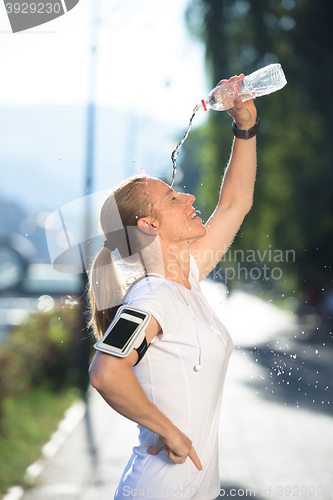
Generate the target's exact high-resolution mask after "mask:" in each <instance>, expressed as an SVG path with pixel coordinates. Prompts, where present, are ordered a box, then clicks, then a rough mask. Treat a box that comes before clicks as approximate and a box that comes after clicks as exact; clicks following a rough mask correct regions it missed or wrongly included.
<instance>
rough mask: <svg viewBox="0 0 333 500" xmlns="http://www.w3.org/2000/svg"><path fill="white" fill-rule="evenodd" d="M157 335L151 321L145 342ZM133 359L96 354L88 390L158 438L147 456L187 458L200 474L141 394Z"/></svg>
mask: <svg viewBox="0 0 333 500" xmlns="http://www.w3.org/2000/svg"><path fill="white" fill-rule="evenodd" d="M159 331H160V326H159V323H158V322H157V321H156V319H155V318H154V317H153V318H152V319H151V322H150V323H149V325H148V327H147V329H146V337H147V342H151V340H152V338H153V337H154V336H155V335H156V334H157V333H158V332H159ZM137 359H138V356H137V353H136V352H135V351H132V352H131V353H130V354H129V355H128V356H127V357H126V358H117V357H115V356H112V355H110V354H105V353H102V352H98V353H97V354H96V356H95V358H94V360H93V362H92V364H91V367H90V381H91V384H92V386H93V387H95V389H96V390H97V391H98V392H99V393H100V394H101V396H102V397H103V398H104V399H105V401H106V402H107V403H108V404H109V405H110V406H111V407H112V408H113V409H114V410H116V411H117V412H118V413H120V414H121V415H123V416H125V417H127V418H128V419H130V420H133V421H134V422H136V423H138V424H140V425H142V426H143V427H146V428H147V429H149V430H150V431H152V432H154V433H155V434H157V435H158V436H159V438H158V441H157V443H156V445H155V446H154V447H153V448H152V449H151V450H149V451H150V453H151V454H154V455H155V454H157V453H159V452H160V451H161V450H162V449H164V453H165V455H166V457H167V458H168V459H169V460H171V461H172V462H174V463H183V462H185V460H186V458H187V457H189V458H190V459H191V460H192V461H193V463H194V465H195V466H196V467H197V469H198V470H201V469H202V465H201V463H200V460H199V458H198V456H197V454H196V452H195V450H194V448H193V446H192V442H191V440H190V439H189V438H188V437H187V436H186V435H185V434H184V433H183V432H181V431H180V430H179V429H178V428H177V427H176V426H175V425H174V424H173V423H172V422H171V421H170V420H169V419H168V418H167V417H166V416H165V415H164V414H163V413H162V412H161V411H160V410H159V409H158V408H157V406H155V405H154V404H153V403H152V402H151V401H150V400H149V399H148V398H147V396H146V394H145V393H144V391H143V389H142V387H141V386H140V384H139V382H138V379H137V377H136V375H135V373H134V372H133V370H132V367H133V366H134V364H135V363H136V361H137Z"/></svg>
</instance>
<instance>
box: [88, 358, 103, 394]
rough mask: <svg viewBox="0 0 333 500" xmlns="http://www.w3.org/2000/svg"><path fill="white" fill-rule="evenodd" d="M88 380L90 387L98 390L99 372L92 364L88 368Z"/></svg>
mask: <svg viewBox="0 0 333 500" xmlns="http://www.w3.org/2000/svg"><path fill="white" fill-rule="evenodd" d="M89 378H90V384H91V385H92V387H93V388H94V389H96V390H98V389H99V388H100V387H101V385H102V377H101V373H100V371H99V370H98V369H96V367H94V365H93V364H92V365H91V366H90V368H89Z"/></svg>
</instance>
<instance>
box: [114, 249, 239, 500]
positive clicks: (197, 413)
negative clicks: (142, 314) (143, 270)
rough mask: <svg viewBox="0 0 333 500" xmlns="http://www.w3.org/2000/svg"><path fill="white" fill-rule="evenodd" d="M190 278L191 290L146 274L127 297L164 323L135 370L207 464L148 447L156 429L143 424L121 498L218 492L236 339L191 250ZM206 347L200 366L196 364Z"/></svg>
mask: <svg viewBox="0 0 333 500" xmlns="http://www.w3.org/2000/svg"><path fill="white" fill-rule="evenodd" d="M189 281H190V284H191V290H189V289H187V288H185V287H184V286H182V285H179V284H178V283H175V282H173V281H171V280H168V279H166V278H164V277H162V276H161V277H157V276H148V277H146V278H144V279H142V280H141V281H139V282H138V283H137V284H136V285H134V286H133V288H132V289H131V290H130V292H129V294H128V296H127V298H126V304H128V305H131V306H133V307H137V308H138V309H142V310H146V311H149V312H150V313H151V314H152V315H153V316H154V317H155V318H156V320H157V321H158V322H159V324H160V326H161V328H162V331H163V332H162V333H160V334H158V335H157V336H156V337H155V338H154V339H153V341H152V342H151V345H150V347H149V349H148V351H147V353H146V354H145V356H144V357H143V358H142V360H141V361H140V363H139V364H138V365H137V366H135V367H134V368H133V370H134V372H135V374H136V376H137V378H138V380H139V383H140V385H141V387H142V388H143V390H144V392H145V393H146V395H147V397H148V398H149V399H150V401H152V402H153V403H154V404H155V405H156V406H157V407H158V408H159V409H160V410H161V411H162V412H163V413H164V414H165V415H166V416H167V417H168V418H169V419H170V420H171V421H172V422H173V423H174V424H175V425H176V426H177V427H178V428H179V429H180V430H181V431H182V432H184V433H185V434H186V435H187V436H188V437H189V438H190V439H191V441H192V443H193V447H194V449H195V450H196V452H197V454H198V457H199V459H200V460H201V463H202V466H203V470H202V471H198V470H197V469H196V467H195V465H194V464H193V462H192V460H190V459H189V458H187V459H186V461H185V463H184V464H174V463H172V462H170V461H169V460H168V459H167V458H166V457H165V454H164V451H163V450H162V451H161V452H160V453H159V454H158V455H150V454H149V453H148V451H147V449H148V448H150V447H152V446H154V445H155V444H156V442H157V439H158V435H157V434H154V433H153V432H151V431H149V430H148V429H146V428H144V427H142V426H140V425H138V428H139V431H140V433H139V437H138V443H137V444H136V446H134V448H133V454H132V456H131V458H130V460H129V461H128V463H127V466H126V468H125V470H124V472H123V474H122V477H121V479H120V482H119V485H118V488H117V491H116V494H115V499H117V500H119V499H125V498H127V499H128V498H135V497H141V498H144V499H145V500H146V499H155V498H160V499H162V498H190V499H195V500H199V499H200V500H201V499H205V500H212V499H214V498H216V497H217V496H218V494H219V489H220V482H219V467H218V426H219V419H220V409H221V400H222V392H223V384H224V380H225V376H226V370H227V365H228V361H229V358H230V355H231V352H232V340H231V337H230V335H229V333H228V332H227V330H226V329H225V327H224V326H223V324H222V323H221V322H220V320H219V319H218V318H217V316H216V315H215V313H214V312H213V310H212V309H211V307H210V306H209V304H208V302H207V300H206V299H205V297H204V296H203V295H202V293H201V290H200V285H199V273H198V268H197V265H196V263H195V260H194V258H193V257H192V256H191V265H190V276H189ZM193 314H194V317H193ZM200 354H201V369H200V370H199V371H195V369H194V367H195V366H197V365H198V364H199V356H200Z"/></svg>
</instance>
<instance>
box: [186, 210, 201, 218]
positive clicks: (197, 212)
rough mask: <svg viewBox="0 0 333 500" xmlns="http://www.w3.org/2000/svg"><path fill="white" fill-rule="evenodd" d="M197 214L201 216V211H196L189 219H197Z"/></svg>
mask: <svg viewBox="0 0 333 500" xmlns="http://www.w3.org/2000/svg"><path fill="white" fill-rule="evenodd" d="M197 214H200V215H201V212H200V210H196V209H194V212H193V213H192V214H191V215H190V216H189V219H195V218H196V216H197Z"/></svg>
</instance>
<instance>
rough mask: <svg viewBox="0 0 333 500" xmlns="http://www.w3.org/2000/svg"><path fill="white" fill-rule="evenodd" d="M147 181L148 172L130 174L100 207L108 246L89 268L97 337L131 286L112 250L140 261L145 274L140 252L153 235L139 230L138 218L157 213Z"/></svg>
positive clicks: (121, 256) (94, 325) (91, 305)
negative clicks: (114, 258) (131, 175)
mask: <svg viewBox="0 0 333 500" xmlns="http://www.w3.org/2000/svg"><path fill="white" fill-rule="evenodd" d="M147 180H148V176H146V175H136V176H133V177H130V178H129V179H127V180H126V181H124V182H123V183H122V184H120V185H119V186H118V187H117V188H116V189H115V190H114V191H113V192H112V193H111V194H110V195H109V196H108V198H107V199H106V200H105V202H104V204H103V206H102V208H101V212H100V226H101V230H102V232H103V233H104V237H105V238H106V245H107V246H108V247H107V248H105V247H103V248H102V250H100V252H99V253H98V254H97V256H96V258H95V260H94V262H93V264H92V267H91V271H90V326H92V328H93V331H94V335H95V337H96V338H97V339H100V338H102V336H103V334H104V333H105V331H106V329H107V327H108V326H109V324H110V323H111V321H112V320H113V318H114V316H115V314H116V312H117V310H118V308H119V307H120V306H121V305H122V304H123V302H124V298H125V295H126V291H127V289H128V288H129V285H130V283H129V282H128V280H127V282H125V280H124V276H125V272H124V269H121V267H122V266H121V265H120V264H119V263H116V261H113V259H112V255H111V251H110V249H112V250H114V249H117V250H118V254H119V256H120V258H121V259H122V260H123V261H126V262H127V263H128V262H129V263H131V264H133V263H134V264H141V265H139V269H140V270H141V275H143V274H145V273H146V269H145V267H144V263H143V261H142V258H141V253H140V251H141V250H142V248H144V247H145V246H147V238H148V239H149V238H150V239H151V236H150V237H149V236H147V235H145V234H144V233H142V231H140V230H138V229H137V221H138V219H140V218H141V217H147V216H154V211H153V206H152V202H151V200H150V196H149V192H148V189H147ZM155 218H156V216H155ZM148 244H149V243H148ZM129 257H130V260H129V261H128V258H129ZM119 271H121V272H119ZM139 274H140V273H139ZM119 275H120V276H119ZM136 278H138V275H136V276H133V272H132V273H131V280H132V282H133V281H134V280H135V279H136Z"/></svg>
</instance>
